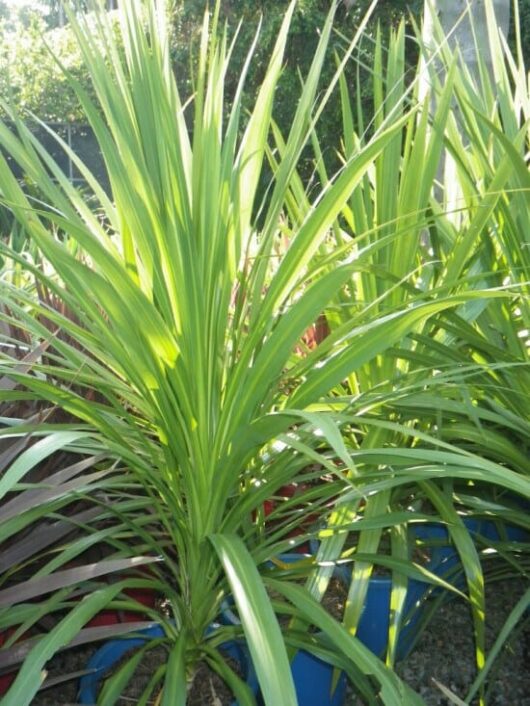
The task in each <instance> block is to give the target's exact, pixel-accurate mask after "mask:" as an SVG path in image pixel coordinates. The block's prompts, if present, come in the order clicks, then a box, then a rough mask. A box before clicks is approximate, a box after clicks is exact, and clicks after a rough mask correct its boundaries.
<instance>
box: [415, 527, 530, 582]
mask: <svg viewBox="0 0 530 706" xmlns="http://www.w3.org/2000/svg"><path fill="white" fill-rule="evenodd" d="M463 522H464V525H465V526H466V528H467V529H468V531H469V533H470V534H471V536H472V537H475V538H476V537H477V536H478V535H480V536H481V537H483V538H484V539H486V540H491V541H492V542H498V541H500V540H503V539H506V540H508V541H510V542H527V541H529V535H528V532H526V531H525V530H524V529H523V528H522V527H518V526H516V525H510V524H505V523H503V524H502V525H497V523H496V522H495V521H493V520H479V519H476V518H473V517H465V518H464V520H463ZM413 533H414V536H415V537H417V538H419V539H422V540H424V541H426V542H432V545H431V560H430V562H429V567H428V568H429V569H430V570H431V571H432V572H433V573H434V574H436V575H437V576H440V578H443V579H444V580H446V581H448V582H449V583H452V584H453V585H454V586H456V588H464V586H465V579H464V574H463V568H462V563H461V561H460V557H459V555H458V552H457V551H456V549H455V547H454V545H453V544H452V542H451V538H450V535H449V530H448V529H447V527H446V526H445V525H442V524H440V523H436V522H427V523H425V524H421V525H415V526H414V529H413ZM478 543H479V542H477V544H478ZM441 590H443V589H435V592H438V593H439V591H441Z"/></svg>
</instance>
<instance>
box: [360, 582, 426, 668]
mask: <svg viewBox="0 0 530 706" xmlns="http://www.w3.org/2000/svg"><path fill="white" fill-rule="evenodd" d="M427 588H428V584H427V583H424V582H423V581H416V579H409V580H408V583H407V595H406V597H405V605H404V607H403V615H404V623H403V624H402V626H401V630H400V633H399V638H398V643H397V648H396V658H397V659H404V658H405V657H406V656H407V655H408V653H409V652H410V649H411V647H412V645H413V642H414V638H415V637H416V633H417V629H418V625H419V622H420V620H421V617H422V615H423V612H424V609H425V602H424V601H423V600H422V599H423V596H424V595H425V593H426V591H427ZM391 594H392V578H391V577H390V576H372V578H371V579H370V583H369V586H368V593H367V595H366V599H365V602H364V608H363V611H362V613H361V617H360V619H359V623H358V626H357V632H356V636H357V637H358V638H359V640H360V641H361V642H362V643H363V644H364V645H366V647H368V649H369V650H371V651H372V652H373V653H374V654H375V655H377V656H378V657H383V656H384V654H385V652H386V650H387V647H388V630H389V627H390V597H391Z"/></svg>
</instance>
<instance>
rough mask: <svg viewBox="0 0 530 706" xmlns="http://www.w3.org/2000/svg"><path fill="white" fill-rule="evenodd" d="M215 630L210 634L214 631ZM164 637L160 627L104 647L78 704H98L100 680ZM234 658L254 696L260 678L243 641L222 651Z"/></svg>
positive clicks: (94, 657) (226, 645) (92, 662)
mask: <svg viewBox="0 0 530 706" xmlns="http://www.w3.org/2000/svg"><path fill="white" fill-rule="evenodd" d="M215 629H216V628H215V627H212V628H211V630H215ZM164 635H165V633H164V630H163V628H162V626H161V625H153V626H152V627H150V628H146V629H145V630H141V631H139V632H138V636H137V637H124V638H121V639H115V640H111V641H109V642H106V643H105V644H104V645H102V646H101V647H100V648H99V649H98V650H97V652H96V653H95V654H93V655H92V657H91V658H90V660H89V661H88V663H87V666H86V669H87V670H90V673H89V674H85V675H84V676H83V677H81V679H80V681H79V693H78V701H79V703H80V704H95V703H96V701H97V691H98V687H99V684H100V682H101V680H102V679H103V678H104V676H105V675H106V674H108V672H110V671H111V670H112V668H113V666H114V665H115V664H116V663H118V662H119V661H120V660H121V658H122V657H123V655H124V654H126V653H127V652H129V651H131V650H134V649H135V648H138V647H142V646H143V645H145V643H146V642H149V641H150V640H155V639H156V638H159V637H163V636H164ZM223 647H224V649H225V651H226V652H228V653H229V654H230V656H231V657H233V658H234V659H237V660H238V661H239V662H243V667H244V671H246V679H245V681H246V683H247V685H248V687H249V688H250V689H251V690H252V691H253V693H254V694H257V692H258V688H259V685H258V678H257V675H256V672H255V669H254V665H253V664H252V659H251V658H250V653H249V651H248V649H247V647H246V645H245V643H244V642H243V641H242V640H228V641H227V642H226V643H223V645H222V646H221V649H222V648H223ZM231 706H238V702H237V701H233V702H232V704H231Z"/></svg>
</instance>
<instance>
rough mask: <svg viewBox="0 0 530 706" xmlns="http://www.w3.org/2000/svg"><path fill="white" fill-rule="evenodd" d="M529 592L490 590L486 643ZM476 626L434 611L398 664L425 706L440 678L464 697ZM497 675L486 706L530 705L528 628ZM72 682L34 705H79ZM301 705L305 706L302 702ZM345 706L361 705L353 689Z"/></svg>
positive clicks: (81, 659) (79, 664) (65, 662)
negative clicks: (416, 643)
mask: <svg viewBox="0 0 530 706" xmlns="http://www.w3.org/2000/svg"><path fill="white" fill-rule="evenodd" d="M524 589H525V584H524V582H523V581H519V580H518V581H504V582H500V583H496V584H493V585H491V586H489V588H488V589H487V593H486V597H487V601H488V610H487V617H486V631H487V637H488V645H491V643H492V642H493V640H494V639H495V638H496V637H497V635H498V632H499V630H500V629H501V627H502V625H503V623H504V621H505V619H506V617H507V615H508V613H509V611H510V609H511V608H512V607H513V605H515V603H516V601H517V600H518V598H519V597H520V596H521V594H522V593H523V591H524ZM94 649H95V648H94V647H93V646H91V647H87V648H77V649H75V650H71V651H69V652H67V653H64V654H62V655H58V656H57V657H56V658H55V659H54V660H53V661H52V663H51V665H50V668H49V671H50V675H51V676H59V675H60V674H61V673H62V674H65V673H67V672H76V671H79V670H82V669H83V668H84V666H85V664H86V661H87V660H88V658H89V656H90V655H91V654H92V652H93V651H94ZM473 649H474V648H473V628H472V622H471V616H470V614H469V610H468V608H467V606H466V604H465V603H464V602H463V601H460V600H456V599H455V600H451V601H450V602H447V603H446V604H445V605H442V606H441V607H440V608H439V609H438V610H437V612H436V614H435V616H434V618H433V620H432V622H431V623H430V625H429V628H428V629H427V630H426V631H425V632H424V634H423V636H422V637H421V639H420V641H419V642H418V645H417V647H416V649H415V650H414V651H413V653H412V654H411V655H410V656H409V657H408V658H407V659H406V660H404V661H403V662H401V663H398V666H397V671H398V673H399V675H400V676H401V677H402V678H403V679H404V680H405V681H406V682H407V683H408V684H410V685H411V686H412V687H413V688H414V689H415V690H416V691H418V692H419V693H420V694H421V695H422V697H423V698H424V700H425V703H426V704H427V706H447V705H448V704H449V702H448V700H447V697H445V696H444V695H443V694H442V693H441V692H440V691H439V690H438V689H437V688H436V686H435V684H434V683H433V681H432V680H433V679H436V680H437V681H439V682H440V683H442V684H443V685H445V686H447V687H448V688H449V689H451V690H452V691H454V692H455V693H456V694H457V695H458V696H459V697H460V698H464V697H465V693H466V690H467V689H468V688H469V686H470V684H471V683H472V681H473V679H474V677H475V673H476V672H475V663H474V655H473ZM503 657H504V658H503ZM498 663H499V671H498V673H497V674H496V675H495V677H494V682H495V683H494V684H493V686H492V690H491V693H490V695H489V700H488V706H530V672H529V670H528V668H527V667H528V664H529V663H530V625H528V626H527V627H526V628H525V630H524V631H523V632H522V633H521V634H520V635H519V636H518V638H517V639H516V640H514V641H513V643H510V645H509V646H508V647H507V648H506V649H505V650H504V651H503V654H502V655H501V657H500V658H499V660H498ZM75 695H76V686H75V685H74V683H69V684H60V685H58V686H56V687H53V688H50V689H48V690H46V691H43V692H42V693H41V694H39V695H38V696H37V697H36V698H35V699H34V701H33V704H34V706H54V705H55V704H57V705H59V704H61V705H65V704H72V703H75ZM301 706H303V704H301ZM346 706H363V705H362V701H360V700H359V699H358V698H357V697H356V696H355V694H353V692H352V691H351V690H350V692H349V695H348V698H347V700H346Z"/></svg>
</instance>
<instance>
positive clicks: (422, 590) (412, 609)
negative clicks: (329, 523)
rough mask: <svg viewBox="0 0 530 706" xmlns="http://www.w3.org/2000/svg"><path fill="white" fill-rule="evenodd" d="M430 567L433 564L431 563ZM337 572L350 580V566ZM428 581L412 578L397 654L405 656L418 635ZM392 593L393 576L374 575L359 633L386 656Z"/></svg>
mask: <svg viewBox="0 0 530 706" xmlns="http://www.w3.org/2000/svg"><path fill="white" fill-rule="evenodd" d="M311 549H312V551H313V552H314V553H315V554H316V552H317V551H318V542H316V541H313V542H312V543H311ZM428 568H429V569H431V566H430V564H429V566H428ZM336 576H337V577H338V578H340V579H341V580H343V581H344V583H345V584H349V583H350V581H351V570H350V569H348V568H346V567H345V566H340V567H337V569H336ZM428 586H429V584H428V583H427V582H424V581H417V580H416V579H409V580H408V583H407V595H406V597H405V605H404V606H403V616H404V622H403V623H402V625H401V630H400V633H399V638H398V644H397V648H396V658H397V659H399V660H400V659H404V658H405V657H406V656H407V655H408V653H409V652H410V650H411V648H412V646H413V643H414V639H415V637H416V633H417V629H418V625H419V623H420V620H421V618H422V616H423V614H424V612H425V601H423V600H422V599H423V597H424V595H425V594H426V592H427V589H428ZM391 594H392V578H391V577H390V576H372V577H371V578H370V581H369V584H368V591H367V594H366V598H365V601H364V607H363V610H362V612H361V617H360V618H359V623H358V625H357V632H356V633H355V635H356V637H357V638H358V639H359V640H360V641H361V642H362V643H363V645H365V647H368V649H369V650H371V651H372V652H373V653H374V654H375V655H377V656H378V657H384V655H385V653H386V650H387V647H388V630H389V627H390V598H391Z"/></svg>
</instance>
